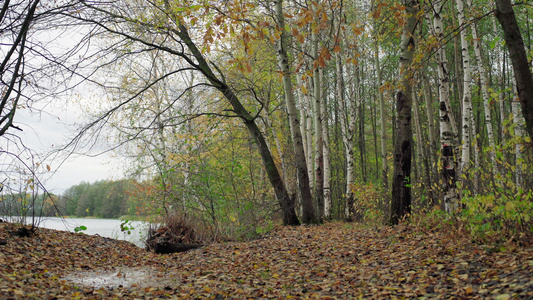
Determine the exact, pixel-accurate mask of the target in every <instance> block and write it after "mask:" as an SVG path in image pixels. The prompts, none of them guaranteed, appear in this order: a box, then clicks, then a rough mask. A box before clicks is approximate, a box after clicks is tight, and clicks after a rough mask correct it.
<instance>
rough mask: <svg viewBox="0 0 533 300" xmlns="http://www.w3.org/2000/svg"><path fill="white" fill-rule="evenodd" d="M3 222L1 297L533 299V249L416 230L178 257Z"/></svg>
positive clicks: (228, 246) (322, 232) (338, 230)
mask: <svg viewBox="0 0 533 300" xmlns="http://www.w3.org/2000/svg"><path fill="white" fill-rule="evenodd" d="M16 230H17V227H15V226H14V225H13V224H9V223H0V299H113V298H115V299H166V298H175V299H248V298H250V299H265V298H266V299H268V298H272V299H291V298H292V299H308V298H309V299H315V298H316V299H353V298H356V299H357V298H362V299H412V298H420V299H439V298H442V299H533V249H532V248H531V247H515V246H513V245H510V244H509V245H506V247H499V248H497V250H498V251H494V250H495V248H492V247H488V246H483V245H477V244H473V243H471V242H470V241H469V240H468V239H467V238H462V237H459V236H457V235H455V234H454V233H445V232H440V231H436V230H431V229H426V230H421V229H420V228H418V227H414V226H407V225H402V226H396V227H380V228H367V229H364V228H363V229H362V228H357V227H356V226H351V225H347V224H342V223H330V224H326V225H323V226H298V227H281V228H278V229H276V230H274V231H272V232H270V233H269V234H267V235H266V236H264V237H262V238H261V239H258V240H254V241H249V242H227V243H219V244H212V245H209V246H206V247H203V248H200V249H196V250H192V251H189V252H184V253H176V254H170V255H158V254H153V253H149V252H146V251H145V250H143V249H140V248H137V247H135V246H134V245H132V244H130V243H128V242H124V241H117V240H112V239H108V238H103V237H99V236H88V235H83V234H75V233H68V232H63V231H54V230H48V229H37V230H36V232H35V233H34V234H33V235H32V236H30V237H19V236H17V235H16V234H14V232H15V231H16Z"/></svg>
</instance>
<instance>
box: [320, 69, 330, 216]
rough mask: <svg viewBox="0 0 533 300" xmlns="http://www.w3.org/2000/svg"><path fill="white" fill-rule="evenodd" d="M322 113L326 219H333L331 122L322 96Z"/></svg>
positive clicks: (321, 73)
mask: <svg viewBox="0 0 533 300" xmlns="http://www.w3.org/2000/svg"><path fill="white" fill-rule="evenodd" d="M319 73H320V78H324V75H323V69H320V72H319ZM320 114H321V116H322V137H323V141H324V144H323V148H322V151H323V155H324V219H327V220H330V219H331V162H330V153H329V131H328V128H329V126H328V125H329V124H328V111H327V105H326V98H325V97H322V101H320Z"/></svg>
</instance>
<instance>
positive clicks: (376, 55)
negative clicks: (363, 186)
mask: <svg viewBox="0 0 533 300" xmlns="http://www.w3.org/2000/svg"><path fill="white" fill-rule="evenodd" d="M376 23H377V22H374V26H377V24H376ZM376 32H377V30H375V31H374V35H376ZM374 64H375V68H376V77H377V78H376V81H377V82H376V93H377V95H378V97H379V117H380V128H381V131H380V141H381V178H382V180H383V187H384V188H385V189H387V188H388V186H389V179H388V172H389V165H388V163H387V121H386V119H387V117H386V115H387V114H386V112H385V97H383V93H382V92H381V91H380V88H381V82H382V78H381V66H380V64H379V45H378V37H377V36H374Z"/></svg>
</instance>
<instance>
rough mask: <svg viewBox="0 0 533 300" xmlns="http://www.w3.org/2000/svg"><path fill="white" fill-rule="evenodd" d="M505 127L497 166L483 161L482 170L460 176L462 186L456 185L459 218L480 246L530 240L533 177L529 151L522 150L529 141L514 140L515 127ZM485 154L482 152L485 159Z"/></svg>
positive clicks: (507, 124) (496, 152) (472, 170)
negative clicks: (460, 207) (506, 135)
mask: <svg viewBox="0 0 533 300" xmlns="http://www.w3.org/2000/svg"><path fill="white" fill-rule="evenodd" d="M504 124H505V125H506V128H507V129H506V132H507V133H510V134H511V138H510V139H508V140H507V142H506V143H505V144H504V145H499V146H497V147H496V149H495V156H496V164H497V166H492V164H491V162H490V161H485V162H483V163H482V167H481V168H482V169H481V170H479V169H478V170H474V169H471V170H469V171H467V172H466V173H465V174H463V175H462V177H463V178H462V179H463V184H462V185H459V189H460V190H462V194H463V197H462V203H463V205H464V207H465V208H464V209H463V211H462V213H461V214H460V215H459V216H458V217H459V218H460V219H461V221H462V222H464V223H465V224H467V225H468V228H469V230H470V234H471V235H472V237H473V238H474V239H475V240H477V241H479V242H481V243H501V242H505V241H508V240H520V241H526V240H530V239H531V238H533V194H532V186H533V173H532V169H531V168H529V167H528V166H531V165H532V162H531V158H532V155H531V149H530V148H527V147H524V146H525V145H527V143H528V142H529V138H522V137H519V136H516V135H515V134H514V130H515V126H516V125H515V124H514V123H512V122H509V121H505V122H504ZM517 147H518V148H517ZM517 149H521V151H522V152H523V154H522V155H521V156H516V150H517ZM488 151H489V149H488V148H485V149H483V152H484V153H485V154H487V155H486V157H488V153H487V152H488ZM493 168H496V170H497V171H494V170H493ZM493 171H494V172H493Z"/></svg>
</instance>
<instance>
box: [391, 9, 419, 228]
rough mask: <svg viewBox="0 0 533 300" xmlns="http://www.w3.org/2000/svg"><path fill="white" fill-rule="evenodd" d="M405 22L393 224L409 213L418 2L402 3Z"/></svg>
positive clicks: (398, 95)
mask: <svg viewBox="0 0 533 300" xmlns="http://www.w3.org/2000/svg"><path fill="white" fill-rule="evenodd" d="M403 4H404V6H405V8H406V13H407V20H406V22H405V25H404V28H403V33H402V40H401V44H400V50H401V53H400V75H399V78H398V81H399V83H400V89H399V90H398V92H397V95H396V111H397V113H398V120H397V123H396V124H397V125H396V131H397V135H396V143H395V147H394V172H393V176H392V195H391V196H392V198H391V212H390V219H389V223H390V224H391V225H396V224H398V222H399V221H400V219H402V218H403V217H407V216H408V215H409V214H410V213H411V182H410V177H411V152H412V144H413V142H412V140H413V137H412V128H411V105H412V99H411V97H412V89H413V85H412V81H413V71H412V70H411V69H410V67H411V64H412V62H413V56H414V50H415V39H414V36H413V34H414V32H415V28H416V24H417V14H418V5H419V4H418V1H417V0H404V1H403Z"/></svg>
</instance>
